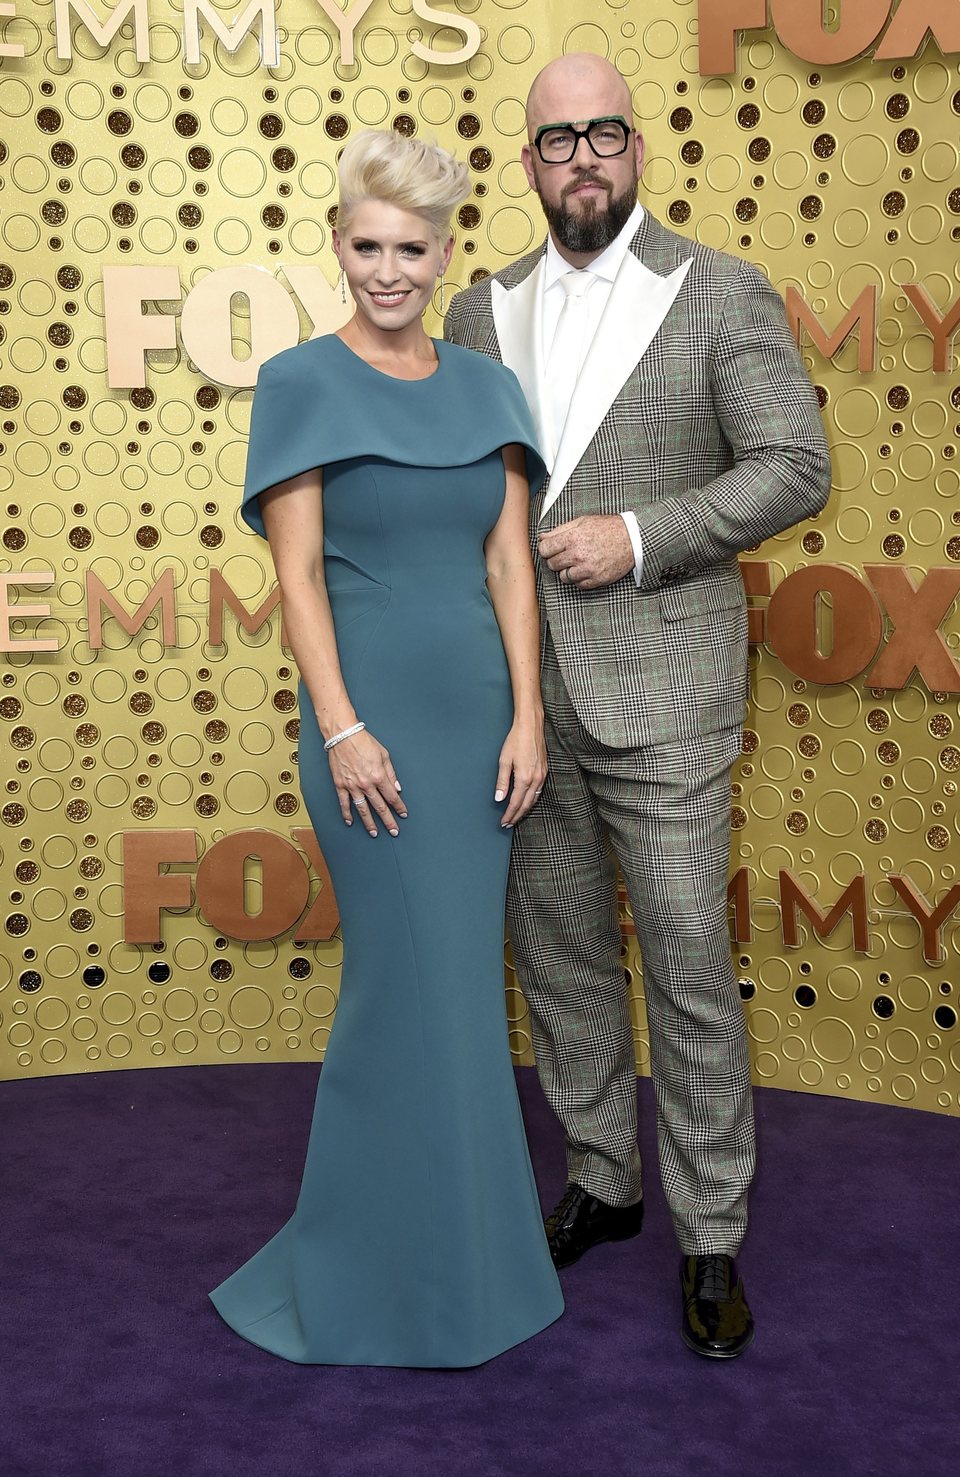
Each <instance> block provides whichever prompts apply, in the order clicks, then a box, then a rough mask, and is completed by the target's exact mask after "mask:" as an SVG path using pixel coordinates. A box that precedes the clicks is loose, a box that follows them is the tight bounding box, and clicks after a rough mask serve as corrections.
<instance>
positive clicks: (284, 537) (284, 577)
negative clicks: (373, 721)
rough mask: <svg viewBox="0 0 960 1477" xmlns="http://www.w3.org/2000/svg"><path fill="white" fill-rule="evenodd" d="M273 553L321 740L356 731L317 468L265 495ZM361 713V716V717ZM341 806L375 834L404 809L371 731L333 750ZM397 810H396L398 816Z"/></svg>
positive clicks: (393, 824)
mask: <svg viewBox="0 0 960 1477" xmlns="http://www.w3.org/2000/svg"><path fill="white" fill-rule="evenodd" d="M260 510H261V512H262V514H263V522H264V526H265V528H266V530H267V538H268V540H269V542H270V552H271V553H272V555H273V562H274V565H275V567H276V571H277V578H278V579H279V581H280V593H281V597H282V600H283V619H284V624H285V626H286V631H287V640H288V641H289V643H290V650H291V651H292V652H293V655H294V659H295V661H296V663H297V666H298V667H299V668H300V675H301V676H302V677H303V680H304V683H305V685H306V688H307V692H308V693H309V694H310V701H311V702H312V704H313V710H314V712H315V713H316V715H317V723H318V724H319V727H320V732H321V733H322V734H323V737H324V739H328V738H332V737H333V735H334V734H336V733H342V732H343V730H344V729H345V728H352V726H353V725H354V724H355V723H356V722H357V721H358V714H357V713H356V711H355V710H354V707H353V704H352V703H351V701H350V695H349V693H348V692H347V689H346V685H345V684H344V680H343V673H342V672H341V670H340V659H339V656H338V654H337V638H336V632H335V631H334V625H333V614H332V612H331V610H330V600H329V598H328V595H327V586H326V581H325V579H324V574H323V478H322V474H321V471H320V469H319V468H315V469H314V470H313V471H311V472H303V473H302V474H301V475H300V476H299V477H291V478H290V479H289V481H287V482H278V483H277V485H276V486H275V487H271V488H269V490H268V491H266V492H263V493H261V494H260ZM361 716H362V715H361ZM328 757H329V760H330V771H331V774H332V776H333V783H334V785H335V786H336V790H337V798H338V799H339V801H340V811H341V814H342V815H343V819H344V820H345V821H346V823H347V825H348V826H349V825H351V824H352V823H353V815H352V812H351V809H350V805H351V801H352V803H353V804H354V805H355V806H356V808H357V814H358V815H359V816H360V818H361V820H362V821H363V823H364V825H365V826H366V828H367V830H368V831H369V832H370V835H371V836H375V835H376V834H377V828H376V823H375V819H374V812H375V813H376V815H379V816H380V819H381V820H382V821H383V823H384V825H385V826H386V828H387V830H388V831H389V832H390V834H391V836H396V835H397V820H396V817H397V815H399V816H405V815H406V814H407V808H406V806H405V804H404V802H403V801H402V800H401V799H400V798H399V792H400V785H399V783H398V781H397V776H396V775H395V774H394V771H393V765H392V764H391V763H390V756H389V754H388V753H387V751H386V749H385V748H384V747H383V745H382V744H380V743H378V742H377V740H376V739H375V738H374V737H373V735H372V734H371V733H368V732H361V733H358V734H355V735H354V736H353V737H352V738H348V739H344V740H343V741H342V742H341V743H339V744H337V745H336V746H335V747H334V748H332V749H330V750H329V752H328ZM394 811H395V812H396V815H394Z"/></svg>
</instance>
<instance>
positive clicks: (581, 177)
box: [560, 169, 613, 200]
mask: <svg viewBox="0 0 960 1477" xmlns="http://www.w3.org/2000/svg"><path fill="white" fill-rule="evenodd" d="M584 185H599V186H600V189H601V190H606V192H607V194H608V195H611V194H612V193H613V185H612V184H611V183H610V181H609V180H606V179H604V178H603V176H602V175H600V174H595V173H594V172H593V170H592V169H585V170H584V171H583V173H582V174H578V175H577V177H576V179H574V180H571V181H570V183H569V184H568V185H565V186H564V187H563V189H562V190H561V192H560V199H561V200H566V198H567V196H568V195H571V194H572V193H573V191H574V190H579V189H581V188H582V187H583V186H584Z"/></svg>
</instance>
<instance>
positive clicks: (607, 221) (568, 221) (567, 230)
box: [537, 175, 637, 256]
mask: <svg viewBox="0 0 960 1477" xmlns="http://www.w3.org/2000/svg"><path fill="white" fill-rule="evenodd" d="M590 178H593V176H591V175H585V176H584V178H583V179H581V180H577V181H576V182H575V183H574V184H573V185H571V186H570V189H577V188H578V186H579V185H582V184H583V183H584V182H585V181H586V180H588V179H590ZM597 182H598V183H599V184H603V181H602V180H598V181H597ZM537 193H538V195H539V199H540V204H541V205H542V206H543V213H544V215H545V216H546V218H547V225H548V226H549V227H550V230H551V231H552V232H553V235H554V237H555V239H556V240H557V241H558V242H559V244H560V245H561V246H563V247H566V249H567V251H571V252H574V253H575V254H577V255H583V256H587V255H590V254H595V253H597V252H600V251H603V250H604V249H605V248H606V247H608V246H609V245H610V242H611V241H614V240H616V238H617V236H619V234H620V232H621V231H622V230H623V228H624V226H625V225H626V224H627V221H628V220H629V219H630V213H631V211H632V210H633V207H634V206H635V205H636V203H637V179H636V176H634V180H633V183H632V184H631V185H630V186H629V188H628V189H626V190H624V192H623V194H622V195H617V196H615V195H614V194H613V193H612V191H611V192H610V193H609V194H608V195H607V200H606V204H605V205H604V206H603V207H601V208H600V209H598V208H597V203H596V201H595V200H586V201H585V202H584V203H583V205H582V206H581V209H580V211H579V212H578V213H576V214H574V212H573V211H570V210H568V209H567V206H566V202H565V201H564V200H561V201H560V203H559V205H551V204H549V203H548V202H547V201H546V200H544V198H543V196H542V195H540V194H539V190H538V192H537Z"/></svg>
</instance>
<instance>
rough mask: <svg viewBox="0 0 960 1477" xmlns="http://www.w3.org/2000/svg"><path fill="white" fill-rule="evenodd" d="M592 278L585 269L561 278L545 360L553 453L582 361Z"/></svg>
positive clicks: (561, 432)
mask: <svg viewBox="0 0 960 1477" xmlns="http://www.w3.org/2000/svg"><path fill="white" fill-rule="evenodd" d="M594 281H595V278H594V274H593V273H592V272H585V271H581V272H566V273H565V274H564V275H563V276H562V277H561V278H560V285H561V287H562V288H563V291H564V293H565V296H564V300H563V307H562V308H561V309H560V317H559V319H558V320H557V329H556V332H555V334H554V336H553V343H552V344H551V345H550V353H549V354H548V356H547V363H546V389H547V401H548V404H549V406H550V423H551V427H552V429H553V450H554V455H556V452H557V449H558V447H559V445H560V438H561V436H562V435H563V427H564V424H565V423H566V419H567V414H568V412H569V410H570V404H571V401H572V400H573V392H574V389H575V388H576V383H577V377H578V375H579V373H580V366H581V364H582V363H583V356H584V350H585V347H586V344H585V339H586V333H585V328H586V320H587V309H586V302H585V297H586V294H587V292H588V291H589V289H590V287H591V285H592V283H593V282H594Z"/></svg>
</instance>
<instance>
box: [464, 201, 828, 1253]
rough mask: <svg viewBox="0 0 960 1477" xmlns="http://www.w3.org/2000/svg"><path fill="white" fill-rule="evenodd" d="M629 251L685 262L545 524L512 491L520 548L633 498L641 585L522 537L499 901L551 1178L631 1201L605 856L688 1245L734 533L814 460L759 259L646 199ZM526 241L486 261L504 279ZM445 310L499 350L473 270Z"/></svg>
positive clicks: (630, 1121) (709, 1102)
mask: <svg viewBox="0 0 960 1477" xmlns="http://www.w3.org/2000/svg"><path fill="white" fill-rule="evenodd" d="M630 249H631V250H632V251H633V252H634V253H635V254H636V255H637V256H639V258H640V259H641V261H642V262H643V264H644V266H645V267H647V268H648V269H649V270H651V271H653V272H655V273H657V274H658V275H660V276H661V277H665V276H667V275H669V274H670V273H671V272H673V271H674V270H675V269H676V268H677V267H679V266H680V265H681V264H682V263H683V262H685V261H688V260H689V261H690V267H689V270H688V272H687V276H686V279H685V281H684V284H683V288H682V291H681V292H680V295H679V296H678V297H677V299H676V301H675V303H674V305H673V308H672V310H671V311H670V312H669V313H668V315H667V317H666V318H665V319H664V320H663V322H662V323H661V325H660V327H659V329H658V331H657V333H656V335H655V337H654V338H653V340H652V342H651V343H650V345H649V347H648V349H647V351H646V353H645V354H644V355H643V357H642V358H641V359H640V361H639V363H638V364H637V365H636V367H635V368H634V370H633V372H632V373H631V374H630V375H629V376H628V378H627V379H626V382H625V383H624V385H623V387H622V389H621V390H620V392H619V394H618V395H617V397H616V399H615V401H614V403H613V404H612V406H611V407H610V409H609V411H608V412H607V414H606V415H605V416H604V418H603V420H602V421H601V423H600V424H599V425H598V426H597V428H596V431H595V433H594V435H593V439H592V441H591V443H590V445H589V446H588V448H587V450H586V452H585V453H584V455H583V457H582V459H581V461H580V463H579V464H578V466H577V468H576V470H575V471H574V473H573V475H572V477H571V478H570V480H569V481H568V483H567V485H566V487H565V488H564V489H563V490H562V492H561V494H560V496H559V498H558V499H557V500H556V501H555V502H554V504H553V506H552V508H550V510H549V512H548V514H547V516H546V518H545V519H544V520H543V522H542V523H541V521H540V517H541V512H542V509H543V506H544V504H543V497H544V492H545V491H546V489H543V490H542V491H541V492H540V493H539V494H538V496H537V497H535V498H534V499H533V501H532V507H531V541H532V544H533V547H534V553H535V555H536V540H537V534H538V532H539V531H540V529H541V528H549V527H554V526H556V525H557V524H560V523H563V522H566V521H567V520H568V519H570V518H572V517H576V516H579V515H583V514H593V513H600V514H615V513H620V512H621V511H623V510H624V509H632V510H633V511H634V512H635V514H636V516H637V521H638V524H639V528H640V534H641V538H642V541H643V569H642V576H641V582H640V584H639V586H638V585H637V584H636V582H635V580H634V578H633V574H632V572H631V573H630V574H628V575H627V576H626V577H625V578H624V579H622V580H619V581H617V582H616V583H615V584H613V585H610V586H607V587H605V588H602V589H598V590H580V589H578V588H577V587H575V586H571V585H568V584H564V583H561V582H560V581H559V580H558V579H557V578H556V576H555V575H554V574H553V573H552V571H551V570H550V569H549V568H548V567H547V566H546V565H545V564H543V563H541V562H540V561H539V560H538V559H536V557H535V564H536V571H537V588H538V594H539V599H540V608H541V616H542V639H543V658H542V684H543V689H544V700H545V707H546V711H547V739H548V749H549V754H550V764H551V769H550V774H549V777H548V779H547V782H546V785H545V787H544V791H543V794H542V795H541V797H540V801H539V803H538V805H537V806H536V807H535V808H534V810H533V811H532V812H531V814H530V815H529V816H528V817H527V818H526V820H525V821H524V822H523V823H522V824H521V826H519V827H518V828H517V833H516V835H515V838H514V853H513V866H512V872H511V884H510V889H509V894H508V916H509V923H510V931H511V937H512V940H513V947H514V956H515V960H516V963H517V969H518V974H519V977H520V982H521V984H522V986H523V988H524V992H525V994H526V996H527V999H528V1001H529V1003H530V1008H531V1014H532V1017H533V1029H534V1049H535V1052H536V1057H537V1066H538V1069H539V1072H540V1076H541V1080H542V1082H543V1085H544V1089H545V1091H546V1094H547V1097H548V1099H549V1101H550V1102H551V1104H552V1106H553V1108H554V1110H555V1112H556V1113H557V1115H558V1117H559V1118H560V1120H561V1122H562V1123H563V1125H564V1129H565V1132H566V1137H567V1158H568V1170H569V1175H570V1178H571V1180H573V1181H575V1182H576V1183H578V1184H582V1185H583V1186H584V1188H586V1189H587V1190H589V1191H590V1192H591V1193H593V1194H595V1195H597V1196H598V1197H599V1198H600V1199H601V1200H604V1201H606V1202H607V1203H608V1204H613V1205H625V1204H629V1203H631V1202H632V1201H634V1200H636V1199H637V1198H638V1196H639V1195H640V1193H641V1166H640V1161H639V1156H638V1151H637V1141H636V1116H635V1115H636V1088H635V1061H634V1047H633V1032H632V1027H631V1021H630V1015H629V1005H628V996H627V989H626V981H625V978H624V973H623V968H622V965H621V962H620V933H619V926H618V916H617V898H616V863H617V862H619V865H620V868H621V870H622V872H623V876H624V879H625V882H626V885H627V892H628V896H629V899H630V903H631V907H632V909H633V916H634V922H635V925H636V929H637V936H638V940H639V943H640V950H641V954H642V958H643V970H644V986H645V993H646V1005H647V1015H648V1020H649V1025H650V1040H651V1069H652V1074H653V1079H654V1084H655V1087H656V1095H657V1123H658V1146H659V1161H660V1171H661V1179H662V1182H663V1185H664V1190H665V1193H666V1196H667V1199H668V1202H669V1205H670V1209H671V1214H672V1217H673V1222H674V1227H675V1230H676V1233H677V1238H678V1240H679V1243H680V1247H681V1250H682V1251H683V1252H684V1253H685V1254H687V1255H692V1254H700V1253H710V1252H726V1253H729V1254H731V1255H732V1254H735V1253H736V1251H737V1248H738V1247H739V1244H740V1240H741V1238H742V1235H743V1232H744V1229H745V1226H746V1201H747V1190H748V1187H749V1184H750V1180H751V1176H752V1173H753V1164H754V1139H753V1120H752V1108H751V1098H750V1075H749V1063H748V1055H747V1046H746V1032H745V1028H744V1021H743V1012H742V1007H741V1004H740V1000H739V996H738V993H737V990H736V983H735V980H734V976H733V969H732V963H731V958H730V946H729V940H728V934H727V922H726V881H727V868H728V861H729V850H730V819H729V815H730V791H729V778H730V768H731V765H732V764H733V762H734V759H735V758H736V755H737V753H738V752H739V747H740V726H741V724H742V721H743V716H744V708H745V702H746V697H747V690H748V667H747V630H746V602H745V597H744V591H743V582H742V579H741V577H740V571H739V567H738V564H737V556H738V555H739V554H741V553H743V552H744V551H746V550H748V549H751V548H753V547H754V546H755V545H757V544H759V543H761V542H762V541H763V540H764V539H767V538H770V537H771V536H773V535H774V534H777V533H779V532H781V531H782V530H784V529H786V528H788V527H790V526H791V525H792V524H794V523H796V522H798V521H799V520H801V519H803V518H806V517H809V516H811V515H812V514H813V513H816V512H817V511H819V509H820V508H821V507H822V506H823V504H824V502H825V501H826V497H827V495H828V492H829V486H830V458H829V452H828V450H827V446H826V441H825V438H824V435H823V428H822V425H821V422H820V414H819V407H818V404H817V400H816V396H815V395H814V392H813V389H812V387H811V385H810V383H809V380H808V379H807V376H806V373H805V371H804V368H803V365H802V362H801V360H800V356H799V354H798V352H797V348H796V345H795V343H794V341H793V339H792V337H791V335H790V332H789V329H788V327H787V323H786V315H785V312H784V307H783V302H782V300H781V299H780V297H779V295H778V294H777V292H776V291H775V290H774V289H773V287H772V286H771V285H770V283H769V282H768V281H767V279H766V278H765V277H764V276H763V274H762V273H761V272H759V271H757V269H756V268H754V267H752V266H751V265H750V264H749V263H747V262H742V261H740V260H738V259H736V258H733V257H729V256H725V255H723V254H721V253H719V252H716V251H713V250H711V249H710V248H708V247H704V246H701V245H699V244H698V243H696V242H692V241H688V240H687V239H686V238H684V237H681V236H678V235H676V234H675V233H674V232H672V231H668V230H666V229H665V228H664V227H663V226H662V225H661V224H660V223H659V222H658V221H656V220H655V219H654V218H653V217H652V216H651V215H650V214H649V212H645V213H644V217H643V220H642V222H641V225H640V228H639V230H638V232H637V234H636V235H635V236H634V238H633V241H632V242H631V247H630ZM542 251H543V248H542V247H541V248H540V250H538V251H534V252H532V253H531V254H530V255H528V256H526V257H524V258H522V259H521V260H520V261H518V262H515V263H514V264H513V265H512V266H510V267H507V268H505V269H504V270H503V271H502V272H500V273H498V274H497V276H498V280H499V281H500V282H501V283H502V284H503V286H504V287H506V288H508V289H509V288H511V287H516V286H517V285H518V284H519V283H521V282H522V281H524V280H525V278H526V277H527V276H528V275H529V274H530V272H532V271H533V270H534V268H535V266H536V264H537V262H538V260H539V258H540V256H541V254H542ZM609 306H610V307H611V308H614V311H615V306H614V299H613V298H611V302H610V305H609ZM621 331H622V332H624V333H627V332H629V324H627V323H624V324H623V327H622V330H621ZM445 333H446V336H447V337H448V338H449V339H451V340H453V341H454V342H456V343H459V344H464V345H466V346H468V347H471V348H474V349H478V350H480V351H481V352H482V353H486V354H489V355H490V356H491V357H493V358H495V359H499V358H501V357H502V356H501V353H500V345H499V342H498V340H497V334H496V326H495V323H494V318H493V313H492V307H491V292H490V284H489V282H488V281H487V282H482V283H480V284H478V285H477V286H476V287H473V288H471V289H469V290H468V291H467V292H465V293H462V294H460V295H459V296H458V297H457V298H456V299H455V300H454V302H453V304H452V305H451V308H450V312H449V314H448V316H447V321H446V327H445Z"/></svg>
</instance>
